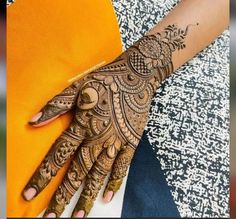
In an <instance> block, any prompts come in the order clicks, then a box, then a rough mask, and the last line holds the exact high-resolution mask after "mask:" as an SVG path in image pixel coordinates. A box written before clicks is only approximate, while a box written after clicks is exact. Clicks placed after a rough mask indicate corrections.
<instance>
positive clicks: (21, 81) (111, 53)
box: [7, 0, 121, 217]
mask: <svg viewBox="0 0 236 219" xmlns="http://www.w3.org/2000/svg"><path fill="white" fill-rule="evenodd" d="M120 53H121V39H120V34H119V28H118V24H117V20H116V17H115V13H114V10H113V7H112V4H111V2H110V0H92V1H87V0H80V1H78V0H69V1H64V0H57V1H52V0H44V1H39V0H19V1H16V2H15V3H14V4H12V5H11V6H10V7H8V9H7V216H8V217H35V216H37V215H38V214H39V213H40V212H41V211H42V210H43V209H44V208H45V207H46V206H47V204H48V202H49V200H50V197H51V196H52V194H53V192H54V191H55V189H56V188H57V186H58V184H59V183H60V180H61V179H62V176H63V174H64V172H65V168H64V169H62V171H60V172H59V174H58V175H57V177H55V178H54V179H53V181H52V182H51V183H50V184H49V186H48V187H47V188H46V189H45V190H44V191H43V192H42V193H41V194H40V195H39V196H38V197H36V198H35V199H34V200H33V201H31V202H26V201H24V200H23V198H22V197H21V192H22V190H23V188H24V186H25V185H26V183H27V181H28V180H29V178H30V177H31V175H32V174H33V172H34V170H35V169H36V168H37V166H38V165H39V163H40V162H41V160H42V159H43V157H44V156H45V154H46V153H47V151H48V150H49V148H50V146H51V144H52V143H53V142H54V140H55V139H56V137H57V136H58V135H59V134H60V133H61V132H62V131H63V130H64V129H65V128H66V127H67V125H68V124H69V121H70V117H71V115H65V116H63V117H61V118H59V119H57V120H56V121H54V122H52V123H51V124H49V125H47V126H45V127H41V128H32V127H30V126H29V125H28V124H27V122H28V120H29V119H30V118H31V117H32V116H33V115H34V114H35V113H37V112H38V110H40V108H41V107H42V106H43V105H44V104H45V103H46V102H47V101H48V100H49V99H50V98H51V97H52V96H54V95H55V94H57V93H58V92H60V91H61V90H62V89H64V88H65V87H66V86H68V85H69V84H70V83H71V80H73V78H74V77H76V76H77V75H78V74H79V73H81V72H85V71H86V70H88V69H90V68H93V67H94V66H98V65H101V64H104V63H105V62H106V63H108V62H110V61H112V59H114V58H115V57H116V56H117V55H119V54H120Z"/></svg>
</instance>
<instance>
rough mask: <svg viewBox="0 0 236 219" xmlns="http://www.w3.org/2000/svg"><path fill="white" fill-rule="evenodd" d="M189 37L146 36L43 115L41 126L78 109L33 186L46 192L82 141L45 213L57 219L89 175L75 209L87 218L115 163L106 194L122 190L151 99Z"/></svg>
mask: <svg viewBox="0 0 236 219" xmlns="http://www.w3.org/2000/svg"><path fill="white" fill-rule="evenodd" d="M187 32H188V27H187V28H186V30H182V29H180V28H178V27H177V26H176V25H169V26H168V27H166V28H165V29H164V31H163V32H161V33H157V34H155V35H149V36H144V37H143V38H142V39H141V40H139V41H138V42H137V43H135V44H134V45H133V46H131V47H130V48H129V49H128V50H127V51H126V52H124V53H123V54H121V55H120V56H119V57H118V58H117V59H116V60H114V61H113V62H112V63H110V64H108V65H106V66H104V67H101V68H99V69H97V70H95V71H93V72H92V73H90V74H88V75H87V76H85V77H84V78H83V79H82V80H79V81H77V82H75V83H73V85H71V86H70V87H69V88H67V89H65V90H64V91H63V92H62V93H61V94H60V95H57V96H56V97H54V98H53V99H52V100H51V101H49V102H48V104H47V105H46V106H45V107H44V108H43V109H42V110H41V112H42V114H43V115H42V117H41V118H40V120H39V121H37V122H38V123H40V122H42V121H46V120H48V119H50V118H52V117H54V116H55V115H58V114H62V113H64V112H66V111H68V110H69V109H71V108H73V107H76V112H75V117H74V120H73V122H72V124H71V126H70V128H68V129H67V130H66V131H65V132H64V134H63V135H62V137H60V138H59V140H58V141H56V142H55V144H54V146H53V149H52V150H51V151H50V152H49V154H48V155H47V156H46V159H45V161H43V162H42V164H41V166H40V168H39V171H37V173H36V175H35V176H33V179H32V181H31V184H30V185H33V186H35V185H37V186H38V187H39V188H40V190H41V189H43V188H44V187H45V185H46V184H47V183H48V181H49V180H50V179H51V177H52V176H54V175H55V174H56V172H57V170H58V169H59V168H60V167H61V166H62V165H63V164H64V163H65V161H66V160H67V159H68V157H70V156H71V155H72V154H74V152H75V150H76V149H77V147H78V144H79V143H80V142H82V141H83V143H82V146H81V148H80V150H79V151H78V153H77V155H76V156H75V159H74V160H73V161H72V163H71V167H70V168H69V171H68V173H67V174H66V176H65V178H64V180H63V183H62V184H61V186H60V187H59V188H58V190H57V191H56V193H55V194H54V196H53V198H52V201H51V203H50V205H49V208H48V210H47V211H46V213H49V212H55V213H56V214H57V216H59V215H60V214H61V213H62V211H63V210H64V207H65V205H66V204H67V203H68V202H69V200H70V198H71V197H72V195H73V194H74V193H75V191H76V190H77V189H78V188H79V186H80V184H81V182H82V180H83V179H84V178H85V176H87V180H86V183H85V188H84V190H83V192H82V194H81V197H80V199H79V202H78V205H77V207H76V209H77V210H80V209H84V210H85V214H87V213H88V212H89V210H90V208H91V207H92V205H93V201H94V200H95V198H96V196H97V193H98V191H99V190H100V188H101V186H102V184H103V181H104V179H105V177H106V175H107V173H108V172H109V171H110V170H111V168H112V165H113V163H114V165H113V170H112V174H111V177H110V181H109V183H108V186H107V188H106V191H107V190H109V189H110V190H112V191H114V192H116V191H117V190H118V189H119V187H120V185H121V182H122V179H123V177H124V176H125V174H126V172H127V168H128V166H129V164H130V162H131V159H132V157H133V154H134V151H135V149H136V147H137V145H138V143H139V140H140V138H141V136H142V133H143V130H144V127H145V125H146V122H147V117H148V112H149V107H150V103H151V100H152V97H153V95H154V93H155V91H156V89H157V88H158V86H159V85H160V83H161V82H162V81H163V80H164V79H165V78H166V77H168V76H169V75H170V74H171V73H172V72H173V64H172V53H173V52H174V51H176V50H180V49H183V48H185V44H184V39H185V37H186V35H187ZM125 145H126V146H125ZM127 145H128V146H127ZM116 157H117V158H116Z"/></svg>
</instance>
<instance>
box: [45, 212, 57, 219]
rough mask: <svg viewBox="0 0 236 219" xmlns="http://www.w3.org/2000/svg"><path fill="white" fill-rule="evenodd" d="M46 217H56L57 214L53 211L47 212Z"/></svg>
mask: <svg viewBox="0 0 236 219" xmlns="http://www.w3.org/2000/svg"><path fill="white" fill-rule="evenodd" d="M46 217H47V218H56V217H57V215H56V214H55V213H53V212H52V213H49V214H47V215H46Z"/></svg>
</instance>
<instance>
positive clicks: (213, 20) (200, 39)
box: [146, 0, 229, 71]
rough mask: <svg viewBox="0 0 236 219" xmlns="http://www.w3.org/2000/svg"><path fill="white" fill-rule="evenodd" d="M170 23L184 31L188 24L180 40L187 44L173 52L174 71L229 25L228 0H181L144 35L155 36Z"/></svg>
mask: <svg viewBox="0 0 236 219" xmlns="http://www.w3.org/2000/svg"><path fill="white" fill-rule="evenodd" d="M173 24H175V25H176V26H177V27H178V28H179V29H182V30H185V29H186V28H187V26H188V25H190V26H189V30H188V32H187V34H186V36H185V38H184V39H183V43H184V44H185V46H186V47H185V48H184V49H179V50H178V49H176V50H175V51H173V52H172V63H173V71H175V70H176V69H178V68H179V67H180V66H182V65H183V64H184V63H185V62H187V61H188V60H190V59H191V58H193V57H194V56H195V55H196V54H197V53H199V52H200V51H201V50H203V49H204V48H205V47H207V46H208V45H209V44H210V43H211V42H212V41H213V40H214V39H215V38H216V37H217V36H218V35H220V34H221V33H222V32H223V31H224V30H225V29H226V28H227V27H228V25H229V1H228V0H182V1H181V2H180V3H179V4H178V5H177V6H176V7H175V8H174V9H173V10H172V11H171V12H170V13H169V14H168V15H167V16H166V17H165V18H164V19H163V20H162V21H161V22H160V23H158V24H157V25H156V26H155V27H154V28H153V29H152V30H150V31H149V32H148V33H147V34H146V35H147V36H148V35H156V34H157V33H160V32H163V30H164V29H165V28H166V27H167V26H168V25H173ZM197 24H198V25H197ZM191 25H195V26H191Z"/></svg>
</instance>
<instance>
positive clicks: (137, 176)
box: [121, 134, 180, 218]
mask: <svg viewBox="0 0 236 219" xmlns="http://www.w3.org/2000/svg"><path fill="white" fill-rule="evenodd" d="M121 216H122V217H175V218H179V217H180V215H179V212H178V210H177V207H176V205H175V203H174V201H173V198H172V195H171V193H170V188H169V187H168V185H167V182H166V179H165V175H164V173H163V171H162V170H161V165H160V162H159V160H158V159H157V158H156V157H155V154H154V151H153V150H152V147H151V145H150V143H149V141H148V139H147V136H146V134H144V135H143V136H142V139H141V141H140V143H139V146H138V148H137V151H136V153H135V156H134V159H133V161H132V163H131V166H130V170H129V175H128V180H127V184H126V190H125V195H124V201H123V209H122V215H121Z"/></svg>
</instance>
